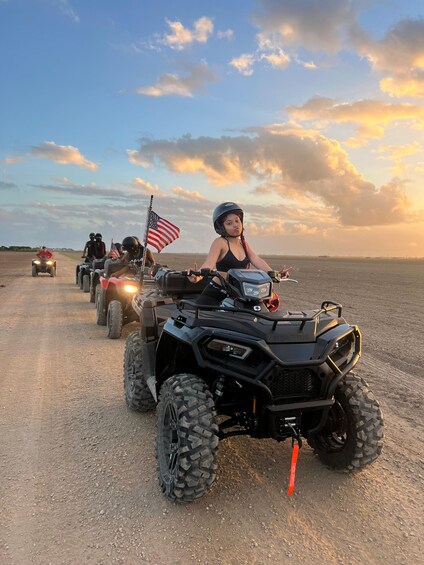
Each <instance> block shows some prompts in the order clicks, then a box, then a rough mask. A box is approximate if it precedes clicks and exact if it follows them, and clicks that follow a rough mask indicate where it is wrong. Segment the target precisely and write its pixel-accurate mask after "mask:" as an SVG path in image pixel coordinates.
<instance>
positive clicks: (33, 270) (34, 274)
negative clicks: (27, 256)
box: [32, 265, 38, 277]
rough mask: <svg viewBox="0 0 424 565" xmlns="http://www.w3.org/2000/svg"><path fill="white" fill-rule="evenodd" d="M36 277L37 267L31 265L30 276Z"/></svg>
mask: <svg viewBox="0 0 424 565" xmlns="http://www.w3.org/2000/svg"><path fill="white" fill-rule="evenodd" d="M37 275H38V271H37V267H36V266H35V265H33V267H32V276H33V277H36V276H37Z"/></svg>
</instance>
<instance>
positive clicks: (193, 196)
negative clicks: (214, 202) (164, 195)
mask: <svg viewBox="0 0 424 565" xmlns="http://www.w3.org/2000/svg"><path fill="white" fill-rule="evenodd" d="M172 192H173V193H174V194H176V195H177V196H179V197H180V198H184V199H185V200H196V201H198V202H207V198H205V197H204V196H202V195H201V194H200V192H196V191H190V190H185V189H184V188H181V186H176V187H175V188H173V189H172Z"/></svg>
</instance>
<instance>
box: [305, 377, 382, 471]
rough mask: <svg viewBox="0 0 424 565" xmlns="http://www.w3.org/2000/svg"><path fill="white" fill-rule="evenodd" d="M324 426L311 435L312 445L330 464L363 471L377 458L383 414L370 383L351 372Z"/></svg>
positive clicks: (349, 469) (338, 391)
mask: <svg viewBox="0 0 424 565" xmlns="http://www.w3.org/2000/svg"><path fill="white" fill-rule="evenodd" d="M334 398H335V403H334V405H333V406H332V407H331V410H330V412H329V415H328V419H327V422H326V424H325V427H324V428H323V429H322V430H320V431H319V432H318V433H316V434H313V435H310V436H309V438H308V443H309V445H310V446H311V447H312V448H313V449H314V451H315V453H316V454H317V455H318V457H319V459H320V460H321V461H322V462H323V463H324V464H325V465H327V466H329V467H331V468H333V469H337V470H344V471H350V472H353V471H360V470H361V469H363V468H364V467H366V466H367V465H369V464H370V463H372V462H373V461H375V460H376V459H377V457H378V456H379V455H380V453H381V450H382V448H383V436H384V433H383V417H382V413H381V410H380V405H379V404H378V402H377V400H376V399H375V398H374V395H373V393H372V392H371V391H370V390H369V388H368V385H367V383H366V382H365V381H364V380H363V379H362V378H360V377H357V376H356V375H354V374H352V373H350V374H348V375H347V376H346V377H345V378H344V379H343V381H341V382H340V383H339V384H338V386H337V388H336V392H335V395H334Z"/></svg>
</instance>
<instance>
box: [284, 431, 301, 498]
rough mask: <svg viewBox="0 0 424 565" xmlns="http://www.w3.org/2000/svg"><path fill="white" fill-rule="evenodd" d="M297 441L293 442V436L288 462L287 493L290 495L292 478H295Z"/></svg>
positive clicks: (297, 453)
mask: <svg viewBox="0 0 424 565" xmlns="http://www.w3.org/2000/svg"><path fill="white" fill-rule="evenodd" d="M299 447H300V444H299V441H298V443H295V441H294V438H293V442H292V457H291V463H290V477H289V487H288V489H287V495H288V496H291V495H292V494H293V492H294V480H295V478H296V464H297V458H298V456H299Z"/></svg>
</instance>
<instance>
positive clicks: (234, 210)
mask: <svg viewBox="0 0 424 565" xmlns="http://www.w3.org/2000/svg"><path fill="white" fill-rule="evenodd" d="M243 217H244V213H243V210H242V209H241V208H240V206H239V205H238V204H235V203H234V202H223V203H222V204H219V206H217V207H216V208H215V210H214V212H213V227H214V229H215V231H216V233H217V234H218V235H219V236H220V237H217V238H216V239H214V240H213V242H212V245H211V247H210V249H209V253H208V256H207V257H206V259H205V261H204V263H203V265H202V266H201V267H200V269H216V270H217V271H220V272H221V274H223V275H225V274H226V273H227V272H228V271H229V270H230V269H250V268H252V267H253V268H254V269H263V270H264V271H271V270H272V269H271V267H270V266H269V265H268V263H267V262H266V261H264V259H261V258H260V257H259V256H258V255H256V253H255V252H254V251H253V249H252V248H251V247H250V245H249V244H248V243H247V241H246V239H245V237H244V233H243V232H244V228H243ZM194 270H197V269H194ZM278 272H279V274H280V276H282V277H285V276H287V275H288V269H287V268H286V267H285V266H284V267H283V268H282V269H281V270H280V271H278ZM189 278H190V280H191V281H192V282H198V281H200V280H201V279H202V278H203V277H200V276H196V275H190V277H189ZM225 296H226V292H225V290H224V289H223V288H222V285H221V283H220V281H219V280H218V279H217V278H214V279H213V280H211V281H210V283H209V284H208V285H207V286H206V287H205V289H204V290H203V292H202V294H201V295H200V296H199V298H198V299H197V301H196V303H197V304H199V305H214V304H216V305H218V304H220V303H221V302H222V300H223V299H224V298H225Z"/></svg>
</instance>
